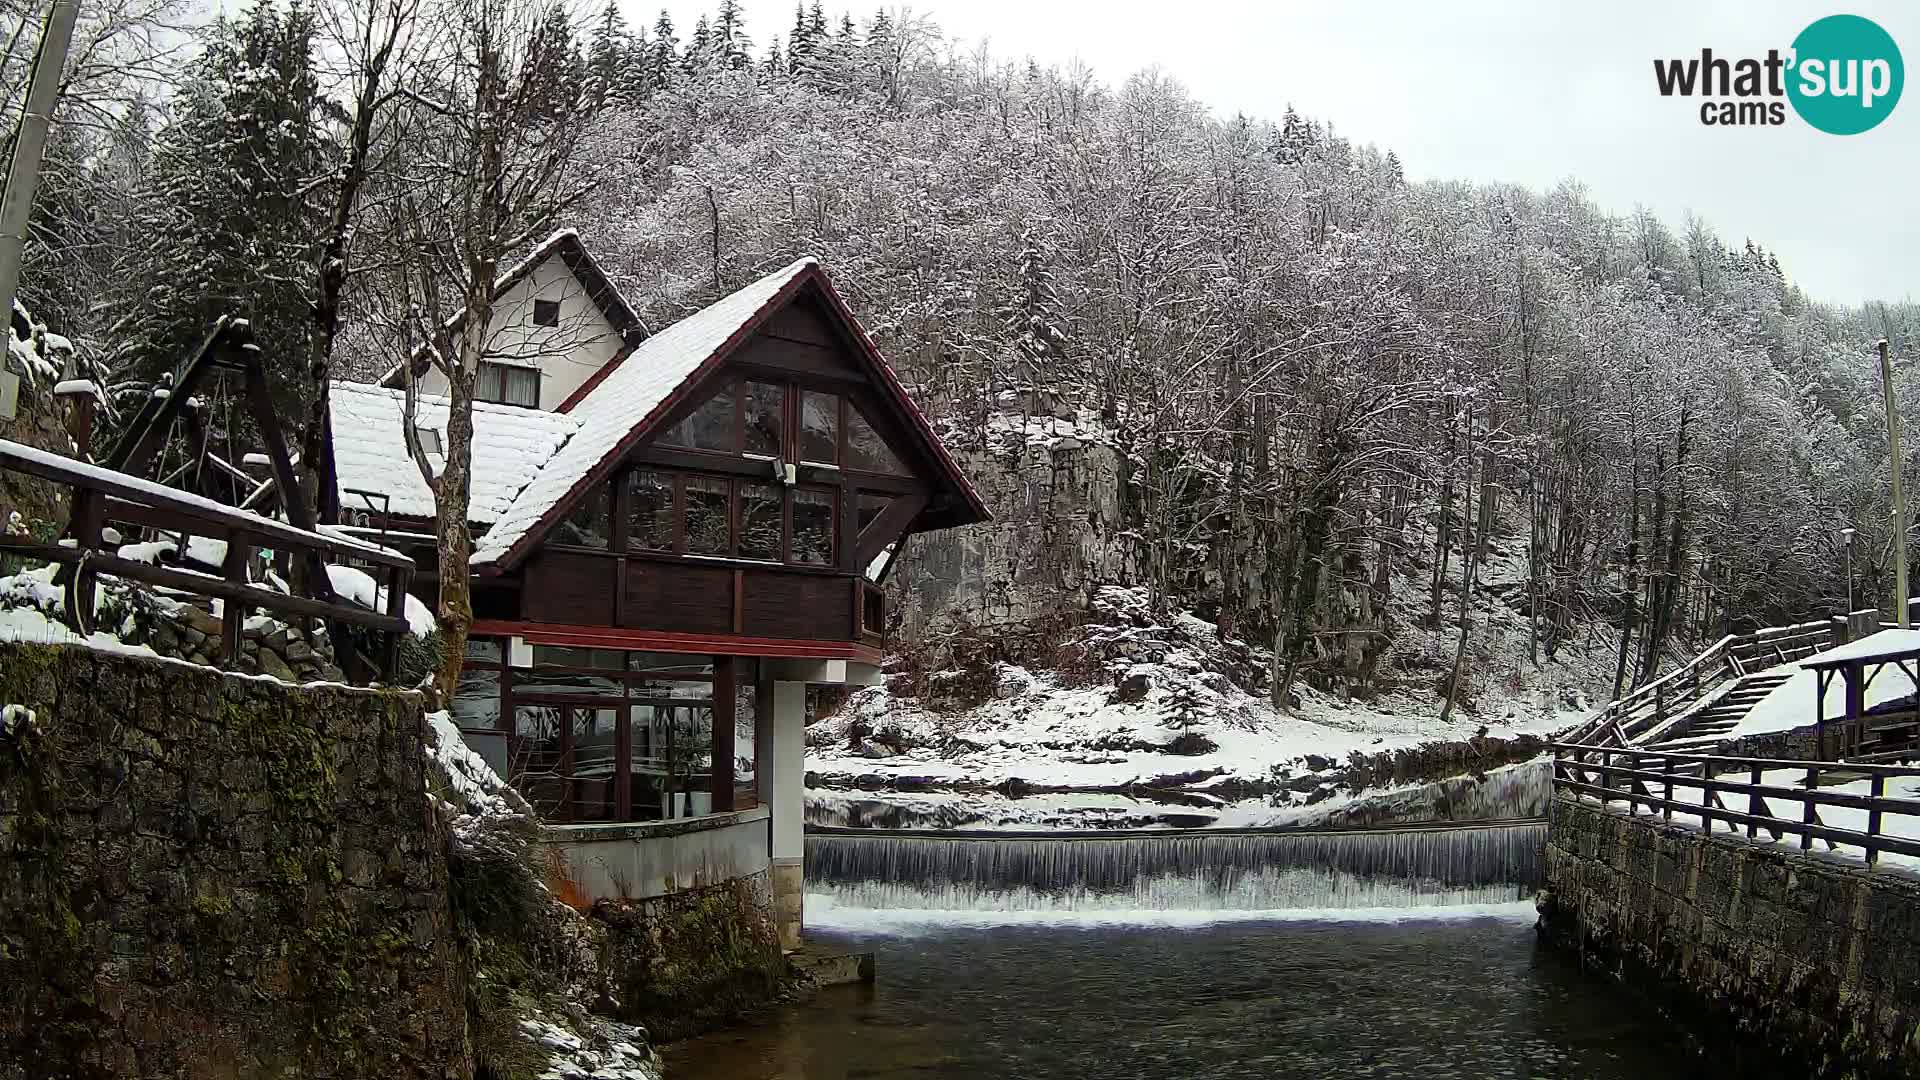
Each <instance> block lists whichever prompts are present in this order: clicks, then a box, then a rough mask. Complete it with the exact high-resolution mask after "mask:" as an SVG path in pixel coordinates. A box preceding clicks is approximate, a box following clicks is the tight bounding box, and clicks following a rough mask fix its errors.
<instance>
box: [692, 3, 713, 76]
mask: <svg viewBox="0 0 1920 1080" xmlns="http://www.w3.org/2000/svg"><path fill="white" fill-rule="evenodd" d="M712 55H713V31H712V30H711V29H709V28H708V26H707V17H706V16H705V15H702V16H700V21H698V22H696V23H694V24H693V36H692V37H690V38H688V39H687V55H686V57H685V62H686V66H687V70H688V71H690V72H691V71H698V70H699V69H700V68H701V67H703V66H705V65H706V64H707V63H708V62H709V61H710V60H711V59H712Z"/></svg>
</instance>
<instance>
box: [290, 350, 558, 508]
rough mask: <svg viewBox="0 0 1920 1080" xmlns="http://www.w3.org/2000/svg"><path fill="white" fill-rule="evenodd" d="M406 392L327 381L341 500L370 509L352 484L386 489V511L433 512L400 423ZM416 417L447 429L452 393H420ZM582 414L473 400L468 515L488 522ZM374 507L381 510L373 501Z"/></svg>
mask: <svg viewBox="0 0 1920 1080" xmlns="http://www.w3.org/2000/svg"><path fill="white" fill-rule="evenodd" d="M404 402H405V394H404V393H403V392H402V391H399V390H390V389H388V388H386V387H382V386H369V385H367V384H366V383H351V382H335V383H333V384H332V385H330V386H329V387H328V388H327V407H328V419H329V421H330V423H331V424H332V430H333V469H334V484H335V486H336V489H337V490H338V492H339V494H340V505H341V506H342V507H343V508H345V509H349V510H360V509H365V508H366V505H365V503H364V502H363V501H362V500H360V499H359V498H357V497H355V496H351V495H348V494H347V489H349V488H352V489H356V490H359V491H373V492H379V493H382V494H384V495H386V496H387V504H386V506H385V507H384V509H385V510H386V512H387V513H389V514H394V515H399V516H403V517H416V518H432V517H433V515H434V498H433V491H432V489H430V488H428V487H427V484H426V481H425V480H423V479H421V477H420V470H419V468H418V467H417V466H415V465H414V464H413V462H412V461H411V460H410V459H409V458H408V455H407V445H406V431H405V426H404V425H403V424H402V423H401V414H402V412H403V407H404ZM414 423H415V424H417V425H418V426H420V427H423V428H436V429H438V430H439V431H440V432H442V434H443V435H444V433H445V432H446V430H447V399H446V398H443V397H438V396H435V395H432V394H421V395H420V398H419V401H418V402H417V403H416V407H415V409H414ZM579 427H580V421H579V420H577V419H575V418H574V417H571V416H565V415H562V414H560V413H551V412H541V411H539V410H538V409H522V408H519V407H517V406H513V405H493V404H489V403H487V402H475V403H474V406H473V481H472V495H471V502H470V504H469V506H468V508H467V520H469V521H470V522H472V523H474V524H476V525H490V524H492V523H493V522H494V521H495V520H496V519H498V518H499V517H500V515H501V514H502V513H504V512H505V511H506V509H507V507H508V506H509V505H511V504H512V502H513V498H514V496H515V495H517V494H519V493H520V489H521V488H523V487H525V486H526V485H527V482H528V481H529V480H531V479H533V477H534V476H535V475H536V474H537V473H539V471H540V469H541V467H542V466H544V465H545V464H546V463H547V462H548V460H549V459H551V458H552V457H553V455H554V453H555V452H556V451H558V450H559V449H560V447H561V446H562V445H563V444H565V443H566V441H567V440H568V439H569V438H570V437H572V435H573V433H574V432H575V431H576V430H577V429H578V428H579ZM373 509H376V510H379V509H383V508H382V507H380V506H375V507H374V508H373Z"/></svg>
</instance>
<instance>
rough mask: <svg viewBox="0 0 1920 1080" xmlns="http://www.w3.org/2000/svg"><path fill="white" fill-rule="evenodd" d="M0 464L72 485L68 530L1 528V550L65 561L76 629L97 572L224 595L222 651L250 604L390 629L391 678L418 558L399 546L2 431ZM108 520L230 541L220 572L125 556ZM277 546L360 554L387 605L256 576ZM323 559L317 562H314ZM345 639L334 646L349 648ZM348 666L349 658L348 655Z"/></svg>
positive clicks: (237, 633)
mask: <svg viewBox="0 0 1920 1080" xmlns="http://www.w3.org/2000/svg"><path fill="white" fill-rule="evenodd" d="M0 469H3V470H7V471H11V472H20V473H26V474H28V475H31V476H36V477H39V478H41V479H44V480H49V481H52V482H54V483H56V484H64V485H66V486H67V487H68V488H70V489H72V494H73V503H72V506H73V514H72V524H71V526H70V532H71V534H72V539H71V540H69V541H63V542H61V543H58V544H47V543H43V542H40V541H38V540H34V539H31V538H28V537H21V536H4V537H0V550H4V551H11V552H14V553H15V554H18V555H22V556H26V557H29V558H36V559H44V560H46V561H48V562H54V563H60V564H62V565H63V566H65V567H67V568H68V569H67V570H66V571H65V573H64V575H63V576H64V578H65V582H66V608H67V611H66V617H67V621H68V622H69V623H70V624H72V625H73V627H74V629H76V630H80V631H82V632H85V631H87V630H90V629H91V628H92V620H93V612H94V583H95V579H96V577H97V575H99V574H102V573H105V574H111V575H113V576H115V577H121V578H126V579H128V580H131V581H139V582H143V583H145V584H148V585H154V586H158V587H160V588H165V589H172V590H177V591H179V592H183V593H190V594H194V595H198V596H208V597H215V598H218V599H219V600H220V601H221V602H222V603H223V604H224V605H225V618H224V619H223V620H222V627H221V634H222V645H223V649H224V652H223V655H224V656H225V657H227V658H228V659H229V661H231V660H232V659H233V658H236V657H238V656H239V655H240V638H241V632H242V627H243V624H244V623H245V621H246V617H247V614H248V612H249V611H251V610H252V609H254V608H266V609H267V610H270V611H275V612H283V613H286V614H289V615H293V616H296V617H300V618H318V619H324V620H327V621H329V622H332V623H336V624H337V623H345V624H352V625H356V626H364V627H367V628H368V629H370V630H373V631H376V632H379V633H381V634H383V635H385V647H384V648H383V649H382V650H381V658H380V661H379V674H380V676H381V678H382V679H386V680H390V679H391V678H392V676H393V672H394V669H395V667H396V665H397V662H398V657H399V643H400V637H401V635H403V634H405V633H407V620H406V608H405V604H406V600H407V588H408V586H409V585H410V584H411V582H412V578H413V570H414V566H413V560H412V559H410V558H408V557H407V556H405V555H402V554H400V553H398V552H395V551H392V550H389V549H387V548H383V547H380V546H378V545H375V544H369V543H365V542H363V541H360V540H356V539H353V538H352V537H350V536H345V535H339V534H332V533H322V532H312V531H308V530H306V529H300V528H296V527H294V526H292V525H289V524H287V523H286V522H284V521H279V520H276V519H274V518H269V517H264V516H262V515H259V514H255V513H251V512H249V511H246V510H240V509H236V508H235V507H231V506H227V505H225V504H223V503H219V502H216V501H214V500H212V499H209V498H205V497H203V496H200V495H196V494H193V493H192V492H187V491H180V490H178V489H175V488H170V487H166V486H164V485H161V484H156V483H154V482H152V481H149V480H144V479H141V478H140V477H136V476H129V475H127V474H126V473H122V472H117V471H115V470H113V469H107V468H103V467H101V466H98V465H94V464H90V463H88V462H84V461H76V460H74V459H72V458H66V457H61V456H60V455H58V454H52V453H48V452H46V451H44V450H39V449H35V448H34V447H30V446H23V445H21V444H19V443H15V442H10V441H8V440H5V439H0ZM109 521H115V522H121V523H125V524H131V525H139V526H146V527H149V528H154V529H159V530H163V531H167V532H171V533H178V534H182V535H185V536H195V537H205V538H208V539H212V540H217V541H221V542H223V543H224V544H225V558H224V561H223V563H222V566H221V576H218V577H215V576H213V575H211V574H203V573H197V572H194V571H191V570H184V569H179V568H174V567H167V566H157V565H154V564H151V563H147V562H142V561H140V560H137V559H129V558H124V557H122V556H121V555H119V554H118V553H116V552H115V551H113V550H110V549H109V547H108V545H107V544H106V541H105V535H106V533H105V530H106V525H107V523H108V522H109ZM266 548H279V549H283V550H286V551H289V552H291V553H293V554H295V555H301V556H318V557H319V560H318V561H324V560H326V559H328V558H331V559H333V560H354V561H357V562H360V563H363V564H365V565H367V566H369V567H370V568H371V572H372V573H373V574H374V575H375V577H376V579H384V580H383V582H382V583H383V585H384V589H383V590H382V591H381V593H380V596H381V599H382V600H383V601H384V603H385V610H384V611H379V610H372V609H369V608H365V607H361V606H359V605H357V604H352V603H348V602H345V601H342V600H338V599H333V598H332V596H333V593H332V588H331V585H330V584H329V585H328V586H327V587H326V593H325V596H326V597H328V598H327V599H316V598H314V597H307V596H295V595H292V594H291V593H289V592H282V591H278V590H276V589H271V588H267V587H264V586H262V585H258V584H255V583H254V582H253V581H252V580H251V579H250V577H249V574H248V565H249V563H250V562H251V560H252V556H253V554H254V553H255V552H256V551H259V550H262V549H266ZM316 564H317V562H316ZM345 644H346V643H345V642H344V640H337V641H336V644H335V647H336V648H344V647H345ZM343 666H344V667H348V669H349V671H351V666H350V665H343Z"/></svg>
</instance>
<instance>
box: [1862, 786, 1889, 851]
mask: <svg viewBox="0 0 1920 1080" xmlns="http://www.w3.org/2000/svg"><path fill="white" fill-rule="evenodd" d="M1869 794H1871V795H1872V796H1873V804H1872V805H1871V806H1869V807H1868V808H1867V865H1868V866H1874V865H1877V864H1878V863H1879V862H1880V845H1879V844H1877V843H1875V838H1877V837H1878V836H1879V835H1880V800H1881V799H1883V798H1885V797H1886V794H1887V777H1886V774H1885V773H1881V772H1875V773H1874V774H1873V786H1872V788H1871V790H1870V792H1869Z"/></svg>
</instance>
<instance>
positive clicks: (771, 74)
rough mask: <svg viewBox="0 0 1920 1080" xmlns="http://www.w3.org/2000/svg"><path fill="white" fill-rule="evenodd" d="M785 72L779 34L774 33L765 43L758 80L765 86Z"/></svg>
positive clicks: (775, 80)
mask: <svg viewBox="0 0 1920 1080" xmlns="http://www.w3.org/2000/svg"><path fill="white" fill-rule="evenodd" d="M786 74H787V61H786V58H785V57H783V56H781V55H780V35H779V34H775V35H773V40H772V41H770V42H768V43H767V56H766V59H765V60H763V61H761V64H760V81H761V82H762V83H763V84H765V85H767V86H772V85H774V84H775V83H777V82H779V81H780V80H781V79H782V78H784V77H785V76H786Z"/></svg>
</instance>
